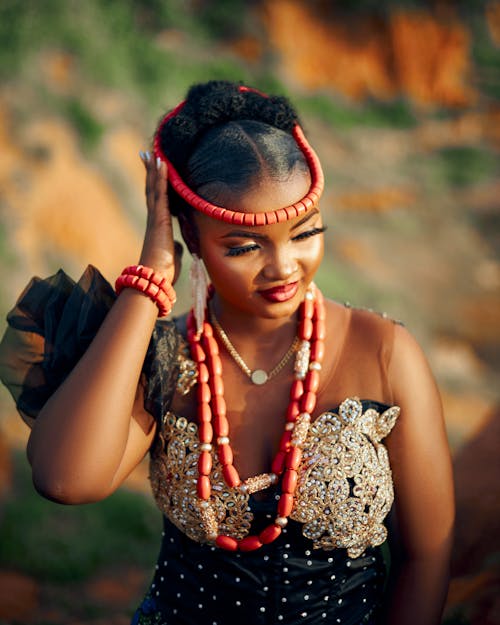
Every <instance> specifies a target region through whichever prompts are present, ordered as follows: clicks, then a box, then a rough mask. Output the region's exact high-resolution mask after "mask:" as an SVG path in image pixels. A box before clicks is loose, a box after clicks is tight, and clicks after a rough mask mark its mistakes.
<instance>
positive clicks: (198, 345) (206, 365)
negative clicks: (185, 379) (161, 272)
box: [187, 285, 325, 551]
mask: <svg viewBox="0 0 500 625" xmlns="http://www.w3.org/2000/svg"><path fill="white" fill-rule="evenodd" d="M212 321H214V316H213V315H212ZM216 323H217V322H216V320H215V323H214V326H215V329H216V333H217V334H218V336H219V337H220V338H221V340H222V342H223V343H224V345H225V347H226V348H228V345H230V346H231V348H232V350H234V352H235V353H236V354H237V352H236V350H235V348H234V346H232V344H231V342H230V341H229V339H228V337H227V335H225V333H224V334H221V330H222V328H220V325H218V324H217V325H216ZM217 326H218V327H217ZM187 330H188V333H187V334H188V341H189V345H190V349H191V356H192V358H193V360H194V361H195V363H196V366H197V370H198V381H197V385H196V392H197V400H198V409H197V413H198V437H199V441H200V456H199V459H198V478H197V485H196V488H197V494H198V506H199V512H200V517H201V520H202V523H203V527H204V530H205V533H206V535H207V538H208V540H210V541H213V542H215V544H216V545H217V546H218V547H221V548H223V549H227V550H229V551H236V550H238V549H240V550H241V551H253V550H254V549H258V548H259V547H262V545H265V544H267V543H271V542H273V541H274V540H276V538H278V536H279V535H280V534H281V531H282V529H283V528H284V527H285V526H286V525H287V523H288V517H289V515H290V513H291V512H292V508H293V504H294V493H295V489H296V486H297V479H298V467H299V464H300V461H301V458H302V447H303V445H304V442H305V440H306V436H307V432H308V429H309V424H310V422H311V415H312V413H313V411H314V408H315V406H316V392H317V390H318V386H319V372H320V370H321V362H322V360H323V355H324V349H325V347H324V339H325V308H324V302H323V296H322V294H321V292H320V291H319V289H318V288H317V287H316V286H315V285H311V287H310V288H309V289H308V291H307V292H306V295H305V298H304V301H303V302H302V303H301V304H300V307H299V322H298V327H297V342H296V341H294V343H292V346H291V347H290V349H289V350H288V351H287V353H286V354H285V356H284V357H283V358H282V359H281V361H280V362H279V363H278V365H276V367H275V368H274V369H272V370H271V371H270V372H269V373H266V372H265V371H263V370H261V369H257V370H256V371H257V372H259V371H260V372H262V374H263V375H262V374H259V376H257V379H262V378H263V376H266V379H265V380H264V382H265V381H266V380H267V379H269V378H270V377H272V376H273V375H276V374H277V373H278V372H279V371H281V370H282V369H283V367H284V366H285V364H286V362H288V361H289V360H290V358H291V356H292V354H293V353H294V352H296V358H295V365H294V381H293V383H292V386H291V389H290V400H289V403H288V407H287V410H286V414H285V427H284V432H283V434H282V436H281V440H280V443H279V447H278V451H277V453H276V455H275V457H274V459H273V462H272V465H271V472H270V473H262V474H260V475H256V476H253V477H250V478H248V479H246V480H245V481H242V480H241V479H240V476H239V473H238V471H237V469H236V467H235V466H234V464H233V458H234V454H233V450H232V448H231V444H230V438H229V422H228V420H227V416H226V412H227V411H226V402H225V400H224V383H223V380H222V361H221V358H220V355H219V346H218V343H217V341H216V339H215V337H214V328H213V327H212V324H211V323H210V322H209V321H204V323H203V329H202V331H201V332H200V333H197V331H196V321H195V317H194V313H193V311H191V312H190V314H189V316H188V324H187ZM222 332H224V331H223V330H222ZM223 336H225V337H226V339H227V342H226V340H224V338H223ZM292 348H293V349H292ZM228 351H229V353H230V355H231V356H232V357H233V358H234V355H233V354H232V353H231V350H229V349H228ZM238 356H239V354H238ZM240 359H241V357H240ZM285 359H286V360H285ZM235 360H236V359H235ZM284 360H285V362H283V361H284ZM236 362H238V361H237V360H236ZM242 362H243V361H242ZM243 364H244V365H245V367H246V368H247V369H248V372H249V373H250V376H249V377H250V378H252V375H253V374H254V373H255V371H254V372H252V371H251V370H250V369H249V368H248V367H247V365H246V364H245V363H243ZM277 367H279V369H278V371H276V372H275V373H274V371H275V369H276V368H277ZM240 368H241V365H240ZM245 373H247V371H245ZM247 375H248V373H247ZM254 383H257V384H258V383H259V382H255V381H254ZM260 383H261V384H262V383H263V382H260ZM214 446H215V448H216V451H217V456H218V458H219V461H220V463H221V465H222V474H223V478H224V481H225V483H226V484H227V486H228V487H229V488H239V489H240V490H241V491H242V492H244V493H247V494H251V493H254V492H257V491H259V490H262V489H264V488H268V487H269V486H271V485H272V484H276V483H277V482H278V481H279V479H281V495H280V497H279V501H278V506H277V515H276V517H275V519H274V521H273V522H272V523H270V524H269V525H268V526H267V527H266V528H264V529H263V530H262V531H261V532H260V533H259V534H252V535H248V536H245V537H244V538H241V539H239V540H238V539H236V538H233V537H232V536H228V535H225V534H221V533H220V532H219V526H218V522H217V517H216V513H215V510H214V507H213V505H212V502H211V491H212V487H211V480H210V474H211V471H212V450H213V448H214Z"/></svg>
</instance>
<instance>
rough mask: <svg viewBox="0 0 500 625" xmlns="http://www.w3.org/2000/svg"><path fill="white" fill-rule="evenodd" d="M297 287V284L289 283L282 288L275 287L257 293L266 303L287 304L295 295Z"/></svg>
mask: <svg viewBox="0 0 500 625" xmlns="http://www.w3.org/2000/svg"><path fill="white" fill-rule="evenodd" d="M298 286H299V283H298V282H291V283H290V284H284V285H283V286H275V287H274V288H272V289H265V290H262V291H259V294H260V295H262V297H263V298H264V299H266V300H267V301H268V302H287V301H288V300H289V299H292V297H294V295H295V293H297V289H298Z"/></svg>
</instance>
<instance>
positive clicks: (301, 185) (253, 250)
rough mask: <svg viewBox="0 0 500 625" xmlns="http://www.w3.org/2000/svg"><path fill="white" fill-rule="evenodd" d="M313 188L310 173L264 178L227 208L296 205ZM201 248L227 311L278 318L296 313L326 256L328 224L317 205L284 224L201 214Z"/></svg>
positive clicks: (254, 209) (251, 210)
mask: <svg viewBox="0 0 500 625" xmlns="http://www.w3.org/2000/svg"><path fill="white" fill-rule="evenodd" d="M309 187H310V176H309V173H308V172H304V171H299V170H296V171H295V172H294V173H293V174H292V175H291V177H290V178H289V180H287V181H286V182H276V181H273V180H263V181H261V182H259V183H258V184H256V185H255V186H254V187H252V188H251V189H249V190H248V191H247V192H245V193H243V194H240V195H238V196H235V195H228V196H227V197H224V202H223V203H222V202H221V204H222V205H223V206H225V207H226V208H229V209H232V210H237V211H242V212H248V213H260V212H264V211H271V210H277V209H279V208H283V207H284V206H290V205H291V204H294V203H295V202H297V201H299V200H300V199H302V198H303V197H304V196H305V195H306V194H307V192H308V190H309ZM195 220H196V225H197V229H198V233H199V237H198V239H199V251H200V255H201V257H202V259H203V261H204V263H205V266H206V268H207V271H208V274H209V276H210V279H211V281H212V284H213V286H214V287H215V291H216V294H217V295H216V298H217V300H218V302H219V303H220V304H221V305H222V307H223V309H224V311H225V312H226V311H227V312H230V313H231V314H233V315H235V314H236V315H237V314H240V315H241V314H243V315H251V316H260V317H264V318H269V319H276V318H280V317H284V316H289V315H291V314H293V313H294V312H295V311H296V309H297V307H298V305H299V304H300V302H301V301H302V300H303V298H304V295H305V292H306V289H307V287H308V286H309V284H310V283H311V281H312V279H313V277H314V274H315V273H316V270H317V269H318V266H319V264H320V262H321V259H322V257H323V234H322V233H323V224H322V221H321V215H320V212H319V209H318V208H317V207H314V208H312V209H311V210H309V211H308V212H307V213H305V214H303V215H300V216H299V217H296V218H294V219H291V220H289V221H286V222H284V223H278V224H273V225H269V226H257V227H255V226H253V227H248V226H237V225H232V224H226V223H224V222H222V221H218V220H215V219H212V218H210V217H207V216H205V215H203V214H200V213H196V215H195Z"/></svg>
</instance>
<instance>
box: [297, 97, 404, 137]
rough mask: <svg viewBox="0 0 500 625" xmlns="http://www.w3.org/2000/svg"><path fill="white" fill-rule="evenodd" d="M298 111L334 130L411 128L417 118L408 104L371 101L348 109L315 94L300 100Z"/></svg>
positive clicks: (331, 99) (346, 106)
mask: <svg viewBox="0 0 500 625" xmlns="http://www.w3.org/2000/svg"><path fill="white" fill-rule="evenodd" d="M296 102H297V106H298V108H299V109H300V110H301V111H303V112H304V113H306V114H308V115H312V116H314V117H318V118H319V119H322V120H323V121H324V122H326V123H328V124H330V125H331V126H332V127H333V128H346V129H347V128H352V127H354V126H378V127H392V128H411V127H413V126H415V125H416V118H415V116H414V114H413V113H412V111H411V107H410V106H409V104H408V102H406V101H404V100H402V99H401V100H395V101H393V102H387V103H384V102H375V101H372V102H367V103H365V104H363V105H357V106H355V105H353V104H352V103H348V104H347V103H346V104H345V105H344V106H342V105H341V104H339V102H338V101H335V100H334V99H333V98H332V97H331V96H329V95H327V94H315V95H314V96H307V97H302V98H299V99H296Z"/></svg>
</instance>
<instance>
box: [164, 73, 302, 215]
mask: <svg viewBox="0 0 500 625" xmlns="http://www.w3.org/2000/svg"><path fill="white" fill-rule="evenodd" d="M297 122H298V118H297V114H296V113H295V111H294V110H293V108H292V106H291V105H290V103H289V102H288V100H287V99H286V98H284V97H280V96H271V97H266V96H264V95H261V94H260V93H257V92H255V91H251V90H250V91H241V90H240V89H239V85H238V84H237V83H232V82H229V81H222V80H220V81H209V82H207V83H203V84H198V85H194V86H193V87H191V89H190V90H189V92H188V95H187V98H186V102H185V105H184V106H183V108H182V109H181V110H180V112H179V113H178V114H177V115H175V116H174V117H172V119H171V120H169V122H168V123H166V124H164V125H163V126H162V127H161V128H160V130H159V131H158V132H159V139H160V146H161V148H162V150H163V152H164V153H165V154H166V156H167V157H168V159H169V160H170V161H171V162H172V163H173V165H174V166H175V168H176V169H177V171H178V172H179V173H180V175H181V176H182V178H183V179H184V180H185V182H186V183H187V185H188V186H189V187H190V188H191V189H192V190H193V191H195V192H196V193H197V194H199V195H200V196H202V197H203V198H204V199H206V200H208V201H210V202H214V203H221V204H223V199H224V197H227V194H228V193H230V194H234V193H242V192H244V191H246V190H248V189H249V188H250V187H251V186H252V185H253V184H255V182H257V181H258V180H260V179H262V178H263V177H267V178H271V179H273V180H276V181H284V180H287V179H288V178H289V177H290V175H291V173H292V172H293V171H294V170H295V168H297V167H298V168H300V169H302V170H304V171H308V166H307V162H306V160H305V158H304V155H303V154H302V152H301V150H300V149H299V148H298V146H297V143H296V141H295V139H294V138H293V136H292V134H291V131H292V129H293V127H294V126H295V124H296V123H297ZM168 194H169V203H170V210H171V212H172V213H173V214H174V215H179V214H184V215H186V216H187V215H188V214H189V213H190V211H191V209H190V207H189V206H188V205H187V204H186V202H184V200H182V199H181V198H180V197H179V196H178V195H177V193H176V192H175V191H174V190H173V189H172V188H171V187H169V191H168Z"/></svg>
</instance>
